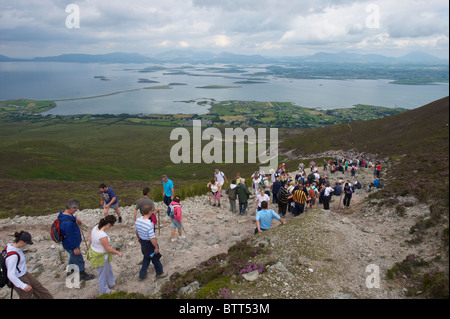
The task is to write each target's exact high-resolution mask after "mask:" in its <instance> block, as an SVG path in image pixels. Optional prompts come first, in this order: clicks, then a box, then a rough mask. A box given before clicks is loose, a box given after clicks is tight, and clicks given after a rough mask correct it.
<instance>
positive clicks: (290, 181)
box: [0, 156, 382, 299]
mask: <svg viewBox="0 0 450 319" xmlns="http://www.w3.org/2000/svg"><path fill="white" fill-rule="evenodd" d="M321 164H322V165H321V166H322V169H320V167H319V163H315V162H314V161H311V162H310V163H309V166H308V167H306V166H305V164H304V163H300V164H299V166H298V170H296V171H295V172H289V171H288V170H287V169H286V165H285V163H283V164H282V165H280V166H279V167H278V168H277V169H276V170H275V169H271V170H270V171H269V172H268V174H266V173H265V172H264V171H262V170H259V171H256V172H255V173H254V174H253V175H251V176H250V179H251V187H250V189H249V187H248V186H247V181H246V179H245V178H243V177H241V175H240V174H239V173H238V174H237V175H236V177H235V178H234V179H233V180H231V183H230V184H228V179H227V177H226V175H225V174H224V173H223V172H222V171H220V170H219V169H216V170H215V172H214V175H213V178H212V180H211V181H210V182H209V183H207V185H206V187H207V189H208V192H209V195H208V196H209V201H210V203H211V205H212V206H217V207H221V203H220V200H221V198H222V197H226V198H227V199H228V201H229V208H230V211H231V212H232V213H234V214H237V215H241V216H242V215H246V214H247V209H248V208H249V207H248V205H249V199H250V198H253V199H254V202H255V206H254V207H253V208H252V207H250V210H251V209H254V211H255V214H256V227H255V229H254V233H255V234H257V233H259V232H263V231H267V230H269V229H270V228H271V225H272V221H273V220H274V219H275V220H278V221H279V222H280V223H281V224H286V221H285V220H284V218H285V217H286V214H287V212H290V213H292V215H293V216H294V217H297V216H299V215H301V214H303V213H304V212H305V210H307V209H309V208H314V207H316V205H323V209H325V210H329V209H330V200H331V198H332V196H339V205H340V202H341V200H340V199H341V197H342V196H343V197H344V199H343V208H349V207H350V204H351V202H352V195H353V193H354V192H355V191H356V190H357V189H361V188H362V185H361V183H360V182H359V181H358V180H357V177H356V173H357V171H358V169H361V168H373V169H374V176H375V180H374V182H373V183H371V184H370V185H369V189H371V188H372V187H376V188H379V187H382V183H381V182H380V179H379V177H380V171H381V164H380V163H379V162H371V161H370V160H369V159H367V158H365V157H364V156H359V158H356V156H341V157H335V158H334V159H330V160H323V162H322V163H321ZM328 172H329V174H337V176H336V175H335V176H336V177H338V178H337V180H338V181H337V182H335V183H334V184H335V185H333V186H332V185H331V182H330V181H329V179H328V177H327V176H328ZM346 172H350V178H348V179H346V180H343V179H342V178H339V177H344V176H346V175H345V174H346ZM339 174H341V176H339ZM249 184H250V183H249ZM226 185H228V186H226ZM162 187H163V192H164V200H163V201H164V204H165V205H166V206H167V211H166V212H165V213H166V214H167V216H168V217H170V220H171V223H172V227H171V240H172V242H173V241H175V240H177V238H176V236H175V235H176V234H177V235H178V238H181V239H183V238H185V234H183V232H184V228H183V225H182V209H181V207H182V205H181V198H180V196H177V195H176V194H175V188H174V183H173V182H172V181H171V180H170V179H169V178H168V177H167V176H166V175H163V176H162ZM225 187H226V189H224V188H225ZM99 193H100V202H101V205H102V207H103V213H104V218H102V219H101V220H100V221H99V223H98V224H97V225H95V226H94V227H93V228H92V230H91V233H90V236H89V247H88V244H87V243H86V240H85V238H84V234H83V231H82V228H81V226H82V225H83V222H82V221H81V220H80V219H79V218H78V217H76V216H75V213H76V212H77V211H78V209H79V207H80V202H79V201H77V200H75V199H71V200H69V201H68V203H67V204H66V208H65V210H64V211H62V212H60V213H59V214H58V217H57V219H56V220H55V222H54V223H53V225H52V227H51V237H52V239H54V240H55V241H56V242H60V243H62V246H63V248H64V249H65V251H66V252H67V253H68V255H69V261H68V267H67V269H68V271H67V273H66V275H67V276H74V275H78V276H79V279H80V280H85V281H87V280H92V279H94V278H95V275H93V274H89V273H87V272H86V270H85V258H86V259H87V260H89V261H90V265H91V267H93V268H95V269H96V271H97V278H98V287H99V295H102V294H104V293H111V292H112V291H113V290H112V289H113V288H114V287H115V280H114V274H113V270H112V267H111V260H112V255H117V256H119V257H122V256H123V253H122V252H120V251H117V250H115V249H114V248H112V245H111V244H110V238H109V236H108V230H109V229H111V227H113V226H114V225H115V223H116V222H117V223H121V222H122V216H121V213H120V209H119V201H118V197H117V195H116V193H115V191H114V190H113V189H112V188H111V187H108V186H107V185H105V184H100V185H99ZM142 194H143V197H142V198H140V199H139V200H138V201H137V203H136V206H135V209H134V214H133V229H134V232H135V234H136V237H137V240H138V242H139V244H140V247H141V253H142V258H143V259H142V266H141V269H140V271H139V274H138V280H139V281H141V280H144V279H145V278H146V277H147V270H148V267H149V265H150V263H152V264H153V266H154V268H155V273H156V279H158V278H164V277H166V276H167V273H166V272H164V267H163V265H162V263H161V261H160V258H161V256H162V255H161V253H160V251H159V245H158V242H157V238H156V235H155V229H158V227H160V226H158V225H159V224H158V222H159V221H158V218H157V215H158V216H159V213H160V210H159V209H156V206H155V203H154V202H153V200H152V199H150V198H149V195H150V188H148V187H146V188H144V189H143V190H142ZM211 198H212V202H211ZM110 208H112V209H113V210H114V211H115V212H116V214H117V218H116V217H115V216H114V215H109V209H110ZM138 211H139V212H140V216H139V217H138V214H137V212H138ZM159 229H160V228H159ZM14 237H15V239H14V242H13V243H10V244H8V245H7V246H6V248H5V249H4V250H3V251H2V254H1V257H0V261H1V276H0V287H3V286H5V285H8V287H10V288H11V298H12V292H13V291H16V292H17V294H18V295H19V297H20V298H24V299H25V298H32V297H34V298H40V299H49V298H53V296H52V295H51V294H50V293H49V292H48V290H47V289H46V288H44V287H43V285H42V284H41V283H40V282H39V281H38V280H37V279H36V278H34V276H32V275H31V274H30V273H29V272H28V270H27V265H26V259H25V255H24V253H23V248H24V247H25V246H27V245H32V244H33V242H32V236H31V234H30V233H28V232H25V231H21V232H18V233H15V235H14ZM83 241H84V243H85V245H86V249H87V253H86V256H85V257H83V254H82V252H81V246H82V243H83ZM69 266H70V267H69Z"/></svg>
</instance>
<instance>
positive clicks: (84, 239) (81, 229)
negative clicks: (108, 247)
mask: <svg viewBox="0 0 450 319" xmlns="http://www.w3.org/2000/svg"><path fill="white" fill-rule="evenodd" d="M78 228H79V229H80V232H81V236H82V237H83V241H84V244H85V245H86V250H87V251H89V247H88V244H87V242H86V238H84V232H83V228H82V227H80V226H78Z"/></svg>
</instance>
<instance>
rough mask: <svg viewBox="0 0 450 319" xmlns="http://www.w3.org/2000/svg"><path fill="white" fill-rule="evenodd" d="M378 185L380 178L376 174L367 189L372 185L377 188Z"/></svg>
mask: <svg viewBox="0 0 450 319" xmlns="http://www.w3.org/2000/svg"><path fill="white" fill-rule="evenodd" d="M379 186H380V179H379V178H378V176H377V177H375V180H374V181H373V183H370V185H369V191H371V190H372V187H375V188H379Z"/></svg>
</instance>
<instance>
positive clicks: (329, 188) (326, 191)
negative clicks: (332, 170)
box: [325, 187, 334, 196]
mask: <svg viewBox="0 0 450 319" xmlns="http://www.w3.org/2000/svg"><path fill="white" fill-rule="evenodd" d="M333 191H334V189H333V187H327V188H325V196H330V194H331V192H333Z"/></svg>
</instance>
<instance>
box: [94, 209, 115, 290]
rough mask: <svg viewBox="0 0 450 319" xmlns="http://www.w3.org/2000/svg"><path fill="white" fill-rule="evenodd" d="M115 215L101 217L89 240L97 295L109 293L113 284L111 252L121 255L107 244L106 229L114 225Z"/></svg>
mask: <svg viewBox="0 0 450 319" xmlns="http://www.w3.org/2000/svg"><path fill="white" fill-rule="evenodd" d="M115 222H116V217H115V216H113V215H108V216H106V217H105V218H102V219H101V220H100V222H99V223H98V225H97V226H95V227H94V228H93V229H92V232H91V237H90V239H89V242H90V244H91V250H92V251H93V252H92V251H90V258H89V260H90V262H91V266H93V267H95V268H96V269H97V273H98V288H99V295H102V294H104V293H110V292H111V288H113V287H114V285H115V280H114V274H113V271H112V267H111V263H110V261H111V254H115V255H118V256H119V257H122V256H123V253H121V252H120V251H117V250H115V249H114V248H112V247H111V246H110V245H109V236H108V234H106V231H107V230H108V229H110V228H111V227H112V226H114V224H115Z"/></svg>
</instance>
